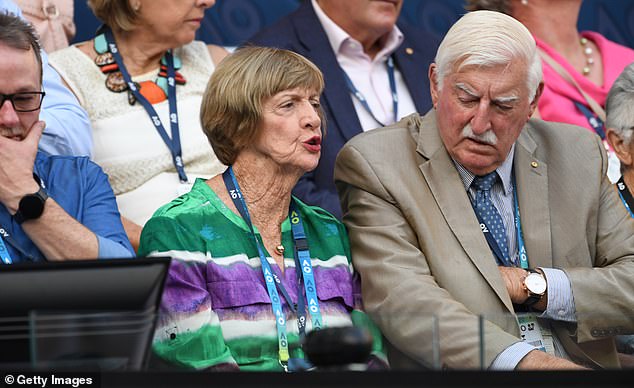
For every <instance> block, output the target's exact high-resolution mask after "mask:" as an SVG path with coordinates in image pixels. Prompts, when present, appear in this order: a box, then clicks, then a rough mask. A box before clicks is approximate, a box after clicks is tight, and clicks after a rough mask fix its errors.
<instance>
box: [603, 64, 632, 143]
mask: <svg viewBox="0 0 634 388" xmlns="http://www.w3.org/2000/svg"><path fill="white" fill-rule="evenodd" d="M605 113H606V115H607V119H606V127H607V128H612V129H613V130H614V132H616V134H617V135H618V136H619V137H620V138H621V139H623V142H624V143H625V144H629V143H630V142H631V141H632V133H633V132H634V63H632V64H630V65H629V66H627V67H626V68H625V70H623V72H622V73H621V75H619V77H618V78H617V79H616V81H614V83H613V84H612V88H610V92H609V93H608V98H607V100H606V102H605Z"/></svg>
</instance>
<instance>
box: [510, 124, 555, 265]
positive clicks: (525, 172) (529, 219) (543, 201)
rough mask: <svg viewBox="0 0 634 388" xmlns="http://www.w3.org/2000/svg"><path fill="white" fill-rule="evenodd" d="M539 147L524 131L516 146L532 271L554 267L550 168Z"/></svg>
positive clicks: (515, 168)
mask: <svg viewBox="0 0 634 388" xmlns="http://www.w3.org/2000/svg"><path fill="white" fill-rule="evenodd" d="M536 150H537V144H536V143H535V141H534V140H533V139H532V138H531V136H530V124H527V127H525V128H524V130H523V131H522V133H521V134H520V137H519V138H518V140H517V142H516V146H515V160H514V161H513V171H514V172H515V179H516V185H517V199H518V203H519V208H520V220H521V224H522V234H523V236H524V242H525V244H526V252H527V254H528V263H529V265H530V267H531V268H535V267H552V266H553V259H552V245H551V225H550V208H549V206H548V168H547V167H548V166H547V165H546V163H544V162H543V161H541V160H539V159H538V158H537V157H536V155H535V154H536Z"/></svg>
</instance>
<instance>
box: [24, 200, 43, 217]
mask: <svg viewBox="0 0 634 388" xmlns="http://www.w3.org/2000/svg"><path fill="white" fill-rule="evenodd" d="M43 211H44V201H43V200H42V198H40V197H38V196H37V195H35V194H29V195H25V196H24V197H23V198H22V200H20V212H21V213H22V216H23V217H24V219H25V220H32V219H34V218H38V217H39V216H41V215H42V212H43Z"/></svg>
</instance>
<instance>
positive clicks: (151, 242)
mask: <svg viewBox="0 0 634 388" xmlns="http://www.w3.org/2000/svg"><path fill="white" fill-rule="evenodd" d="M298 208H299V211H300V212H301V215H302V219H303V221H304V228H305V230H306V235H307V239H308V243H309V247H310V254H311V262H312V266H313V269H314V275H315V282H316V286H317V296H318V298H319V306H320V310H321V314H322V317H323V320H324V326H325V327H334V326H347V325H359V326H364V327H366V328H368V329H370V331H371V332H372V334H373V336H374V337H375V341H374V342H375V343H374V352H373V355H375V356H377V357H379V359H381V360H384V355H383V351H382V347H383V345H382V341H381V334H380V333H379V331H378V329H376V327H375V326H374V325H373V324H372V322H371V321H370V319H369V318H368V317H367V316H366V315H365V314H364V313H363V312H361V311H360V307H361V300H360V292H359V282H358V277H357V276H356V274H355V273H354V271H353V268H352V265H351V262H350V247H349V244H348V237H347V234H346V231H345V228H344V226H343V224H341V222H339V221H338V220H337V219H336V218H335V217H333V216H332V215H330V214H329V213H327V212H326V211H324V210H322V209H320V208H318V207H313V206H308V205H305V204H303V203H301V202H299V201H298ZM256 233H257V230H256ZM282 244H283V245H284V246H285V247H289V248H290V247H292V246H293V237H292V234H291V228H290V222H289V220H288V218H287V219H286V220H285V221H284V222H283V223H282ZM139 255H140V256H171V257H172V258H174V260H173V261H172V265H171V267H170V272H169V275H168V279H167V281H166V284H165V290H164V292H163V299H162V303H161V311H160V316H159V323H158V327H157V330H156V333H155V338H154V351H155V353H156V354H157V355H158V356H160V357H161V358H162V359H164V360H166V361H168V362H170V363H173V364H176V365H179V366H183V367H187V368H194V369H207V368H217V369H236V368H239V369H240V370H252V371H276V370H278V371H281V370H282V368H281V366H280V364H279V362H278V342H277V331H276V326H275V319H274V316H273V312H272V309H271V303H270V300H269V295H268V293H267V290H266V285H265V282H264V279H263V276H262V270H261V266H260V258H259V256H258V252H257V248H256V246H255V243H254V241H253V238H252V236H251V235H250V231H249V228H248V226H247V224H246V223H245V222H244V220H242V218H241V217H240V216H239V215H237V214H235V213H233V212H232V211H231V210H229V208H228V207H227V206H226V205H225V204H224V203H223V202H222V201H221V200H220V199H219V198H218V196H217V195H216V194H215V193H214V192H213V190H211V188H210V187H209V186H208V185H207V184H206V183H205V181H203V180H200V179H199V180H197V181H196V182H195V184H194V186H193V188H192V190H191V191H190V192H189V193H187V194H185V195H183V196H181V197H179V198H177V199H175V200H174V201H172V202H170V203H169V204H167V205H165V206H163V207H161V208H160V209H159V210H157V212H156V213H155V214H154V216H153V217H152V218H151V219H150V220H149V221H148V223H147V224H146V225H145V227H144V229H143V233H142V236H141V246H140V249H139ZM267 255H268V254H267ZM284 256H285V260H284V262H285V271H284V274H282V273H281V271H280V269H279V267H278V266H277V265H276V264H275V261H274V260H273V259H272V258H270V257H268V260H269V263H270V264H271V267H272V269H273V271H275V273H276V274H277V276H278V277H279V278H280V280H281V281H282V283H283V285H284V287H285V288H286V289H287V291H288V293H289V295H290V297H291V299H292V300H293V301H294V302H295V303H296V302H297V292H298V287H297V286H298V285H297V277H296V272H295V271H296V269H295V261H294V258H293V249H286V250H285V253H284ZM301 291H303V288H300V292H301ZM283 309H284V311H285V312H286V314H287V316H286V318H287V320H288V322H287V329H288V338H289V348H290V350H291V357H298V356H299V355H301V349H299V345H298V330H297V317H296V316H295V314H293V313H292V311H291V309H290V308H289V307H288V306H287V305H286V301H284V302H283ZM309 317H310V316H309V315H307V320H308V323H307V331H310V330H311V329H312V325H311V323H310V318H309Z"/></svg>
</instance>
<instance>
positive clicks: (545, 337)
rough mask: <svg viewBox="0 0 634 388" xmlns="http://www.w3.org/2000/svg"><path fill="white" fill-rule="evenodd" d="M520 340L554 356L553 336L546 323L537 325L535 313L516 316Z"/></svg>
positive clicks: (537, 320)
mask: <svg viewBox="0 0 634 388" xmlns="http://www.w3.org/2000/svg"><path fill="white" fill-rule="evenodd" d="M517 322H518V324H519V328H520V335H521V337H522V340H523V341H524V342H526V343H527V344H529V345H532V346H534V347H536V348H538V349H539V350H541V351H544V352H546V353H548V354H551V355H554V354H555V345H554V342H553V335H552V332H551V331H550V327H549V326H548V324H547V322H544V321H543V320H542V324H540V323H539V319H538V318H537V314H536V313H520V314H518V315H517Z"/></svg>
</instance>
